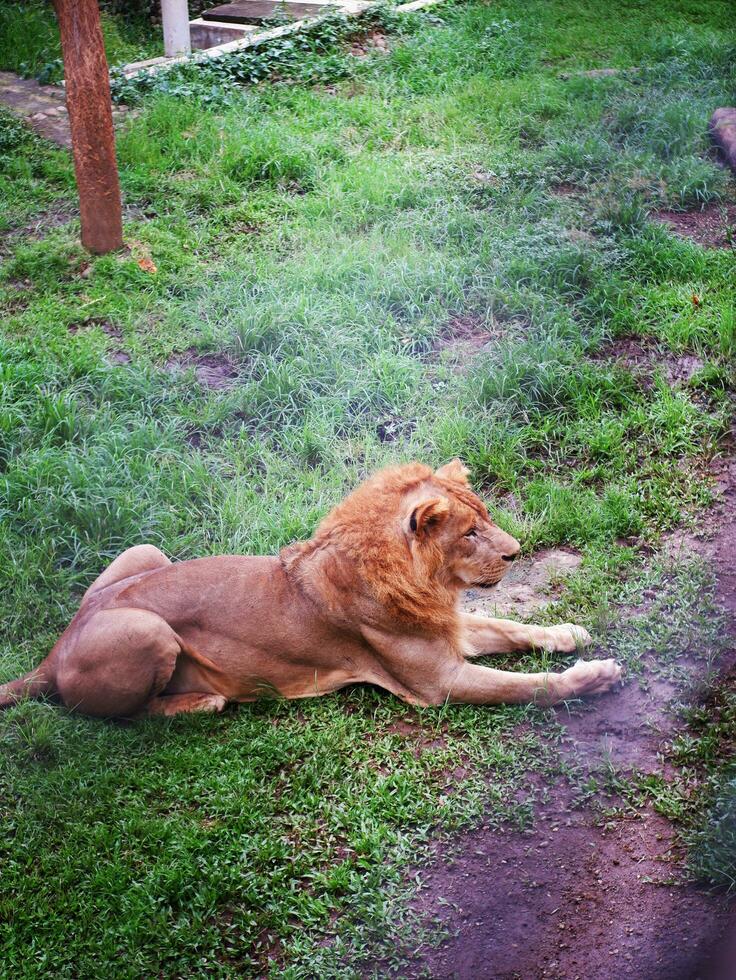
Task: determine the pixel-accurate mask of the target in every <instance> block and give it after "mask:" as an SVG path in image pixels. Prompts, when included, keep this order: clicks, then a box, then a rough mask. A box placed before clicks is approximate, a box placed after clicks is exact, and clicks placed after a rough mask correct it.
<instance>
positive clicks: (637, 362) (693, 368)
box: [591, 335, 705, 389]
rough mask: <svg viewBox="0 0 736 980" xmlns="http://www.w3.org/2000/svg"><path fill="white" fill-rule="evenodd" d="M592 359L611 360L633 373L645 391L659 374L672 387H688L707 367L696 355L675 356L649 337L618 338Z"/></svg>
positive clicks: (597, 352)
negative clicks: (678, 385)
mask: <svg viewBox="0 0 736 980" xmlns="http://www.w3.org/2000/svg"><path fill="white" fill-rule="evenodd" d="M591 360H594V361H608V362H610V363H614V364H618V365H620V366H621V367H624V368H626V369H627V370H628V371H630V372H631V373H632V374H633V375H634V376H635V377H636V378H637V380H638V381H639V383H640V384H641V386H642V387H643V388H646V389H649V388H651V387H652V386H653V384H654V376H655V374H656V372H657V371H659V372H660V373H661V374H662V375H663V376H664V378H665V379H666V380H667V382H668V383H669V384H670V385H677V384H680V385H686V384H688V383H689V382H690V381H691V380H692V379H693V378H694V377H695V375H696V374H697V373H698V372H699V371H701V370H702V369H703V367H704V366H705V365H704V363H703V361H701V360H700V358H699V357H696V356H695V355H694V354H675V353H673V352H672V351H670V350H666V349H665V348H663V347H661V346H660V345H659V344H657V342H656V341H654V340H652V339H651V338H650V337H638V336H636V335H627V336H623V337H616V338H615V339H614V340H612V341H611V342H610V343H608V344H605V345H604V346H603V347H601V349H600V350H598V351H596V352H595V353H594V354H593V355H591Z"/></svg>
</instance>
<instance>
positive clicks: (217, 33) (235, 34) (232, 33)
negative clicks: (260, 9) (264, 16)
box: [129, 17, 257, 67]
mask: <svg viewBox="0 0 736 980" xmlns="http://www.w3.org/2000/svg"><path fill="white" fill-rule="evenodd" d="M255 30H257V28H256V26H255V25H254V24H229V23H226V22H224V21H219V20H203V19H202V18H201V17H198V18H197V19H196V20H190V21H189V37H190V38H191V42H192V49H193V50H195V51H203V50H206V49H207V48H214V47H215V46H216V45H218V44H225V43H227V42H228V41H237V40H238V39H239V38H242V37H245V35H246V34H249V33H250V32H251V31H255ZM129 67H130V66H129Z"/></svg>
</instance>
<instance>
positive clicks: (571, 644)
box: [542, 623, 593, 653]
mask: <svg viewBox="0 0 736 980" xmlns="http://www.w3.org/2000/svg"><path fill="white" fill-rule="evenodd" d="M592 642H593V640H592V637H591V635H590V633H589V632H588V631H587V630H586V629H584V628H583V627H582V626H575V624H574V623H562V624H561V625H560V626H550V627H548V629H547V630H546V637H545V641H544V643H543V644H542V649H543V650H547V652H548V653H574V652H575V651H576V650H579V649H581V648H582V647H587V646H590V644H591V643H592Z"/></svg>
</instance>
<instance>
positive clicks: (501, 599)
mask: <svg viewBox="0 0 736 980" xmlns="http://www.w3.org/2000/svg"><path fill="white" fill-rule="evenodd" d="M581 561H582V558H581V556H580V555H579V554H577V553H576V552H574V551H571V550H565V549H562V548H556V549H549V550H547V551H539V552H537V554H536V555H534V556H533V557H532V558H526V559H523V560H522V561H517V562H515V563H514V565H513V567H512V569H511V571H510V572H509V573H508V575H506V577H505V578H503V579H502V580H501V581H500V582H499V583H498V585H494V586H493V588H491V589H468V591H467V592H466V593H465V595H464V597H463V609H464V610H465V612H470V613H480V615H482V616H495V617H509V618H511V619H526V618H527V617H529V616H531V615H532V613H534V612H536V611H537V610H539V609H541V608H543V607H544V606H546V605H548V604H549V603H550V602H553V601H554V599H555V589H556V587H557V586H558V584H561V581H562V579H564V578H565V576H566V575H569V574H570V573H571V572H574V571H575V570H576V569H577V568H578V566H579V565H580V563H581Z"/></svg>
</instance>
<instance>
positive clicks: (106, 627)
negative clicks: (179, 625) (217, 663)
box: [56, 609, 181, 718]
mask: <svg viewBox="0 0 736 980" xmlns="http://www.w3.org/2000/svg"><path fill="white" fill-rule="evenodd" d="M180 649H181V647H180V645H179V641H178V638H177V636H176V634H175V633H174V631H173V630H172V628H171V627H170V626H169V625H168V623H167V622H166V621H165V620H164V619H162V618H161V617H160V616H158V615H156V613H152V612H149V611H148V610H145V609H103V610H100V612H97V613H94V614H93V615H92V616H90V617H89V619H87V620H86V622H84V623H83V624H82V625H81V626H80V627H79V630H78V632H77V633H76V635H75V634H72V635H71V636H69V637H68V638H67V641H66V645H65V649H64V650H63V651H62V655H61V656H60V658H59V666H58V670H57V676H56V684H57V688H58V692H59V695H60V696H61V699H62V701H63V702H64V704H65V705H66V706H67V708H70V709H73V710H78V711H81V712H83V713H84V714H87V715H96V716H98V717H104V718H130V717H132V716H133V715H135V714H137V713H138V712H139V711H140V710H141V709H142V708H144V706H145V705H146V704H147V703H148V702H149V701H150V700H151V698H154V697H156V696H157V695H158V694H160V693H161V691H163V689H164V688H165V687H166V685H167V684H168V682H169V679H170V678H171V675H172V674H173V672H174V667H175V665H176V658H177V656H178V654H179V652H180Z"/></svg>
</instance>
